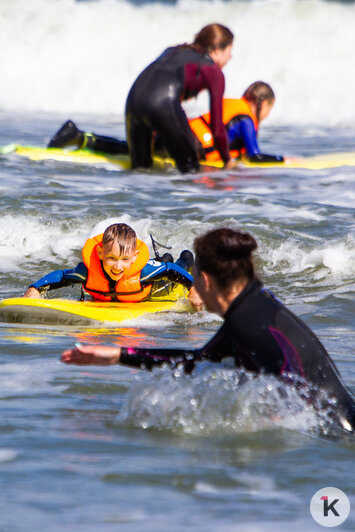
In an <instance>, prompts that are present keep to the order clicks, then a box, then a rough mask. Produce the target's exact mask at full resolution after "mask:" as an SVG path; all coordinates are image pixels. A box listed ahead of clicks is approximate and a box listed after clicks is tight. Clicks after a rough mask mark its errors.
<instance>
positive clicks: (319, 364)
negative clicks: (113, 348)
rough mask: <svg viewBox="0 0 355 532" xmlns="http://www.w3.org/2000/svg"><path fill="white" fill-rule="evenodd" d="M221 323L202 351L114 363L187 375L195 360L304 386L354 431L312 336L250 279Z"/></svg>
mask: <svg viewBox="0 0 355 532" xmlns="http://www.w3.org/2000/svg"><path fill="white" fill-rule="evenodd" d="M224 320H225V321H224V324H223V325H222V327H221V328H220V329H219V331H218V332H217V333H216V335H215V336H214V337H213V338H212V339H211V340H210V341H209V342H208V343H207V345H206V346H205V347H203V348H202V349H196V350H182V349H177V350H170V349H123V351H122V355H121V359H120V363H123V364H127V365H130V366H138V367H141V366H144V367H146V368H148V369H150V368H152V367H153V366H155V365H162V364H163V363H168V364H170V365H172V366H174V367H175V366H176V365H177V364H183V365H184V366H185V368H186V371H189V372H190V371H192V370H193V367H194V365H195V363H196V362H197V361H200V360H210V361H213V362H221V361H222V359H223V358H227V357H232V358H233V359H234V362H235V365H236V366H237V367H240V368H245V369H247V370H249V371H252V372H255V373H260V372H264V373H272V374H274V375H278V376H281V377H284V378H285V379H287V380H289V379H290V378H292V377H296V379H298V378H299V379H300V382H304V381H305V383H307V384H308V385H309V386H310V387H311V389H312V390H316V391H317V390H318V391H320V390H323V391H325V392H326V396H327V398H331V399H335V400H336V406H335V409H336V413H337V414H338V415H339V417H341V416H343V417H344V418H345V419H346V420H347V421H348V422H349V423H350V425H351V426H352V427H353V428H354V427H355V401H354V397H353V396H352V394H351V393H350V391H349V390H348V389H347V388H346V387H345V385H344V384H343V383H342V381H341V378H340V376H339V373H338V371H337V369H336V367H335V365H334V363H333V362H332V360H331V358H330V357H329V355H328V353H327V352H326V350H325V349H324V347H323V346H322V344H321V343H320V341H319V340H318V338H317V337H316V336H315V334H314V333H313V332H312V331H311V330H310V329H309V328H308V327H307V326H306V325H305V324H304V323H303V322H302V321H301V320H300V319H299V318H297V316H295V315H294V314H293V313H292V312H290V311H289V310H288V309H287V308H286V307H285V306H284V305H282V304H281V303H280V302H279V301H278V300H277V299H275V297H274V296H273V295H272V294H271V293H270V292H268V291H267V290H265V289H263V288H262V284H261V282H260V281H258V280H257V279H254V280H252V281H251V282H250V283H249V284H248V285H247V287H246V288H245V289H244V290H243V292H242V293H241V294H239V295H238V296H237V297H236V299H235V300H234V301H233V302H232V304H231V305H230V307H229V309H228V311H227V312H226V314H225V316H224Z"/></svg>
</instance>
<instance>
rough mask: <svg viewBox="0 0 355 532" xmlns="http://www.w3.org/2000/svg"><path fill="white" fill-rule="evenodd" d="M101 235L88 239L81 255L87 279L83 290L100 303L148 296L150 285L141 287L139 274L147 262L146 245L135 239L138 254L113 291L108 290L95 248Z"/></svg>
mask: <svg viewBox="0 0 355 532" xmlns="http://www.w3.org/2000/svg"><path fill="white" fill-rule="evenodd" d="M102 237H103V234H101V235H97V236H94V237H93V238H88V239H87V241H86V242H85V244H84V247H83V251H82V255H83V260H84V264H85V266H86V267H87V269H88V278H87V280H86V283H84V284H83V288H84V290H85V291H86V292H88V293H89V294H90V295H92V297H93V298H94V299H99V300H100V301H132V302H133V301H142V299H145V298H146V297H148V296H149V294H150V291H151V287H152V285H148V286H145V287H142V286H141V283H140V273H141V271H142V269H143V268H144V266H145V265H146V264H147V262H148V260H149V250H148V247H147V245H146V244H145V243H144V242H142V241H141V240H138V239H137V251H138V252H139V253H138V255H137V258H136V260H135V261H134V263H133V264H132V266H131V267H130V268H129V269H128V270H127V271H126V272H125V274H124V276H123V277H122V278H121V279H119V280H118V281H117V283H116V286H115V290H114V292H112V290H110V283H109V280H108V279H107V278H106V277H105V273H104V271H103V269H102V264H101V260H100V257H99V255H98V253H97V246H98V245H99V244H101V243H102Z"/></svg>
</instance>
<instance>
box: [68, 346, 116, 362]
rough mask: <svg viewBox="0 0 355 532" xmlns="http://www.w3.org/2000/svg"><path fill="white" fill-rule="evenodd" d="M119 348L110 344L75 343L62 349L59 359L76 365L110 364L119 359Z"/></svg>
mask: <svg viewBox="0 0 355 532" xmlns="http://www.w3.org/2000/svg"><path fill="white" fill-rule="evenodd" d="M120 356H121V348H120V347H113V346H110V345H80V344H78V345H76V346H75V347H74V349H67V350H66V351H63V353H62V356H61V361H62V362H64V363H65V364H77V365H78V366H91V365H93V366H110V365H112V364H117V363H118V362H119V360H120Z"/></svg>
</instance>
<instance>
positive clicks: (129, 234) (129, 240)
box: [102, 223, 137, 255]
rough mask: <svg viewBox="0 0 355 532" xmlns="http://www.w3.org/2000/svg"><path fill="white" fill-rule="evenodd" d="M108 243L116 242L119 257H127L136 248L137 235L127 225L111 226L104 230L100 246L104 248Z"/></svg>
mask: <svg viewBox="0 0 355 532" xmlns="http://www.w3.org/2000/svg"><path fill="white" fill-rule="evenodd" d="M110 242H116V243H117V244H118V245H119V247H120V253H121V255H129V254H131V253H133V252H134V251H135V250H136V248H137V235H136V232H135V231H134V229H132V227H130V226H129V225H127V224H123V223H122V224H112V225H109V226H108V227H107V228H106V229H105V232H104V234H103V237H102V245H103V246H105V245H106V244H109V243H110Z"/></svg>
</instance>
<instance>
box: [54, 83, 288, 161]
mask: <svg viewBox="0 0 355 532" xmlns="http://www.w3.org/2000/svg"><path fill="white" fill-rule="evenodd" d="M274 103H275V94H274V91H273V90H272V88H271V87H270V85H268V84H267V83H265V82H264V81H255V82H254V83H252V84H251V85H250V86H249V87H248V88H247V89H246V91H245V92H244V94H243V96H242V98H239V99H234V98H224V99H223V101H222V120H223V124H224V125H225V127H226V130H227V136H228V142H229V153H230V156H231V158H232V159H237V158H240V157H241V156H246V157H247V158H248V159H249V160H250V161H252V162H257V163H270V162H283V160H284V158H283V157H282V156H281V155H266V154H263V153H261V151H260V148H259V144H258V139H257V135H258V129H259V125H260V123H261V122H262V121H263V120H265V118H267V117H268V116H269V113H270V111H271V109H272V107H273V105H274ZM210 123H211V116H210V113H206V114H204V115H202V116H199V117H198V118H192V119H189V125H190V128H191V129H192V131H193V133H194V135H195V140H196V144H197V147H198V153H199V157H200V159H206V160H207V161H214V162H216V161H221V158H220V154H219V151H218V150H217V149H216V147H215V145H214V140H213V135H212V130H211V125H210ZM66 146H75V147H77V148H80V149H85V148H88V149H90V150H93V151H98V152H101V153H107V154H110V155H122V154H128V144H127V142H126V141H124V140H118V139H115V138H113V137H106V136H103V135H97V134H96V133H86V132H84V131H80V130H79V129H78V128H77V127H76V125H75V124H74V122H73V121H72V120H68V121H67V122H65V124H63V126H62V127H61V128H60V129H59V131H57V133H56V134H55V135H54V136H53V137H52V139H51V140H50V142H49V144H48V148H63V147H66ZM163 151H164V150H163V147H162V143H161V141H160V138H159V137H156V138H155V153H156V154H158V155H162V154H163Z"/></svg>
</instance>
